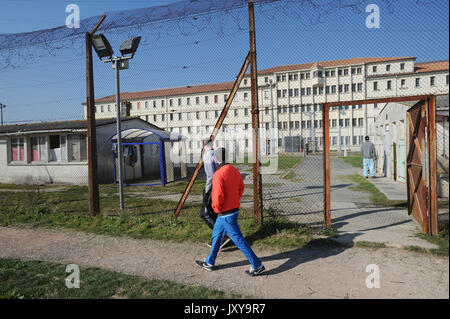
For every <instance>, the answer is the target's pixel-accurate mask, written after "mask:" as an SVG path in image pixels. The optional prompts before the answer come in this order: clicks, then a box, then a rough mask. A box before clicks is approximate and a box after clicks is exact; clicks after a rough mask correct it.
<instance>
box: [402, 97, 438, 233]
mask: <svg viewBox="0 0 450 319" xmlns="http://www.w3.org/2000/svg"><path fill="white" fill-rule="evenodd" d="M406 120H407V127H408V130H407V132H408V139H409V140H408V146H407V147H408V156H407V160H406V161H407V162H406V167H407V174H406V179H407V187H408V214H409V215H412V216H413V217H414V219H416V220H417V222H418V223H419V224H420V225H421V227H422V232H423V233H424V234H435V233H437V229H438V225H437V183H436V178H437V176H436V122H435V97H431V98H429V99H426V100H421V101H420V102H418V103H417V104H415V105H414V106H412V107H411V108H410V109H409V110H408V112H407V114H406Z"/></svg>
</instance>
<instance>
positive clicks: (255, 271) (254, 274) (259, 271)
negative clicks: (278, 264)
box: [245, 265, 266, 277]
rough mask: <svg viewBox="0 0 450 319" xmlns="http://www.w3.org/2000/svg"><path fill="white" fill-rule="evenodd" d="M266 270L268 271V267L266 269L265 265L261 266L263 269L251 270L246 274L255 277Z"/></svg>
mask: <svg viewBox="0 0 450 319" xmlns="http://www.w3.org/2000/svg"><path fill="white" fill-rule="evenodd" d="M264 270H266V267H264V265H261V267H259V268H256V269H253V268H250V270H246V271H245V273H246V274H247V275H249V276H252V277H254V276H258V275H260V274H261V273H262V272H263V271H264Z"/></svg>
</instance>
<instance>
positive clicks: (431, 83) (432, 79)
mask: <svg viewBox="0 0 450 319" xmlns="http://www.w3.org/2000/svg"><path fill="white" fill-rule="evenodd" d="M435 84H436V77H435V76H430V86H434V85H435Z"/></svg>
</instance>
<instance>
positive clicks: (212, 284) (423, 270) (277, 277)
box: [0, 227, 449, 299]
mask: <svg viewBox="0 0 450 319" xmlns="http://www.w3.org/2000/svg"><path fill="white" fill-rule="evenodd" d="M344 236H353V235H344ZM208 252H209V248H208V247H207V246H206V245H205V244H189V243H171V242H163V241H155V240H146V239H145V240H143V239H141V240H137V239H129V238H117V237H108V236H102V235H92V234H85V233H78V232H74V231H55V230H45V229H20V228H5V227H0V258H19V259H23V260H42V261H52V262H58V263H62V264H71V263H74V264H78V265H79V266H80V268H81V273H80V276H81V278H82V276H83V267H87V266H91V267H100V268H103V269H108V270H113V271H117V272H122V273H126V274H132V275H139V276H144V277H149V278H158V279H167V280H171V281H175V282H179V283H182V284H187V285H194V286H195V285H199V286H204V287H208V288H213V289H218V290H222V291H228V292H232V293H238V294H241V295H244V296H249V297H253V298H290V299H294V298H420V299H421V298H446V299H448V298H449V263H448V258H442V257H433V256H428V255H422V254H418V253H413V252H410V251H406V250H401V249H395V248H384V249H376V250H374V249H365V248H346V247H338V248H329V247H303V248H297V249H291V250H286V251H276V250H258V249H255V252H256V253H257V254H258V256H260V258H261V259H262V261H263V263H264V265H265V266H266V268H267V271H266V273H265V274H263V275H261V276H259V277H254V278H253V277H249V276H248V275H246V274H245V273H244V271H245V270H246V269H248V268H249V264H248V262H247V261H246V259H245V257H244V256H243V255H242V253H241V252H240V251H238V250H233V249H228V250H225V251H222V252H221V253H220V254H219V257H218V259H217V263H218V266H219V269H218V270H217V271H213V272H208V271H205V270H203V269H201V268H199V267H198V266H196V265H195V264H194V261H195V260H196V259H203V258H205V257H206V255H207V254H208ZM370 264H375V265H377V266H378V268H379V278H380V288H367V286H366V279H367V277H368V276H369V274H370V273H369V272H366V267H367V266H368V265H370ZM82 284H83V283H81V289H82Z"/></svg>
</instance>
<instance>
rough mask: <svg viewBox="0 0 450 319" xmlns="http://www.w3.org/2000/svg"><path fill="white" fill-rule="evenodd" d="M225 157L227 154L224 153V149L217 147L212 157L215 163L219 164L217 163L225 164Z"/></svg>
mask: <svg viewBox="0 0 450 319" xmlns="http://www.w3.org/2000/svg"><path fill="white" fill-rule="evenodd" d="M226 155H227V152H226V150H225V148H223V147H219V148H218V149H216V151H215V152H214V157H215V158H216V160H217V162H219V163H225V162H226V159H227V156H226Z"/></svg>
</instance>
